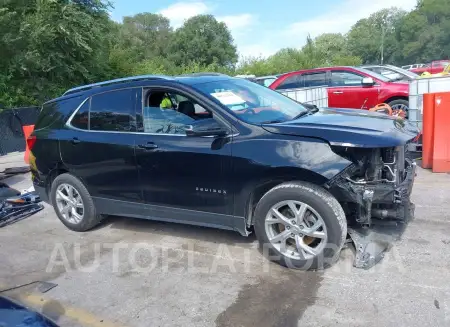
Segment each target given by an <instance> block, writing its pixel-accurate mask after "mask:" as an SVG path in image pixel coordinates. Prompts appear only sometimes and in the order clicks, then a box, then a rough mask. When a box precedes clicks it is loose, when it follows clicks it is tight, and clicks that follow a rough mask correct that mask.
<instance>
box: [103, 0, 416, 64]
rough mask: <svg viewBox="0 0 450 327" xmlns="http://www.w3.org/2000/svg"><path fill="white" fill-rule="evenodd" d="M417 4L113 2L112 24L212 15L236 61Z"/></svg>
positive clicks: (405, 0)
mask: <svg viewBox="0 0 450 327" xmlns="http://www.w3.org/2000/svg"><path fill="white" fill-rule="evenodd" d="M416 3H417V0H372V1H368V0H365V1H364V0H315V1H314V0H178V1H176V0H175V1H173V0H158V1H151V0H113V5H114V8H113V9H111V17H112V19H114V20H116V21H118V22H120V21H121V20H122V17H124V16H132V15H135V14H138V13H141V12H151V13H160V14H162V15H164V16H166V17H167V18H169V19H170V22H171V25H172V26H173V27H174V28H178V27H180V26H181V25H182V24H183V22H184V20H186V19H187V18H189V17H192V16H195V15H199V14H212V15H214V16H215V17H216V19H217V20H219V21H223V22H225V23H226V24H227V26H228V28H229V29H230V31H231V34H232V35H233V38H234V41H235V44H236V45H237V48H238V52H239V54H240V56H241V57H242V56H269V55H271V54H273V53H275V52H276V51H278V50H279V49H281V48H285V47H296V48H298V47H301V46H303V45H304V44H305V40H306V37H307V35H308V34H309V35H311V37H313V38H314V37H316V36H318V35H320V34H322V33H346V32H348V31H349V29H350V28H351V26H352V25H353V24H355V23H356V22H357V21H358V20H359V19H361V18H365V17H368V16H369V15H370V14H371V13H374V12H376V11H378V10H380V9H383V8H389V7H399V8H402V9H404V10H411V9H413V8H414V6H415V5H416Z"/></svg>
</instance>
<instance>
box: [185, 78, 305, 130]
mask: <svg viewBox="0 0 450 327" xmlns="http://www.w3.org/2000/svg"><path fill="white" fill-rule="evenodd" d="M193 87H194V88H196V89H197V90H199V91H200V92H202V93H203V94H205V95H208V96H210V98H212V99H213V100H215V101H216V102H219V103H220V104H222V106H224V107H226V108H228V110H230V111H231V112H233V113H234V114H235V115H236V116H237V117H238V118H239V119H242V120H244V121H246V122H249V123H255V124H261V123H269V122H282V121H287V120H291V119H294V118H295V117H297V116H298V115H300V114H302V113H305V112H306V111H307V110H306V108H305V107H303V106H302V105H301V104H300V103H298V102H296V101H294V100H292V99H290V98H288V97H286V96H284V95H282V94H280V93H278V92H276V91H273V90H271V89H268V88H266V87H264V86H261V85H259V84H256V83H252V82H249V81H246V80H242V79H237V78H236V79H234V78H231V79H224V80H218V81H213V82H209V83H199V84H194V85H193Z"/></svg>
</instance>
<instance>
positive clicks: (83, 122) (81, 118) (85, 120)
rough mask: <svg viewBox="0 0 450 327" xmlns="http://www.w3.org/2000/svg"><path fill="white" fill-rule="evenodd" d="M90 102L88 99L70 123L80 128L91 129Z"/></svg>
mask: <svg viewBox="0 0 450 327" xmlns="http://www.w3.org/2000/svg"><path fill="white" fill-rule="evenodd" d="M89 102H90V99H87V100H86V101H85V102H84V103H83V105H82V106H81V108H80V109H78V111H77V113H76V114H75V116H73V118H72V120H71V121H70V125H72V126H73V127H76V128H79V129H86V130H87V129H89Z"/></svg>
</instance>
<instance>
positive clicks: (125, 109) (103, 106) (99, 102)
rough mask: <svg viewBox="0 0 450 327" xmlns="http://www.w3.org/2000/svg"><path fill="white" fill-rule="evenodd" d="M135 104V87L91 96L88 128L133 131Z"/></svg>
mask: <svg viewBox="0 0 450 327" xmlns="http://www.w3.org/2000/svg"><path fill="white" fill-rule="evenodd" d="M135 104H136V91H135V89H124V90H117V91H111V92H106V93H101V94H97V95H94V96H92V98H91V110H90V130H93V131H115V132H129V131H134V130H135V123H134V108H135Z"/></svg>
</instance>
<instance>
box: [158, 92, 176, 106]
mask: <svg viewBox="0 0 450 327" xmlns="http://www.w3.org/2000/svg"><path fill="white" fill-rule="evenodd" d="M159 107H160V108H161V109H173V106H172V101H171V100H170V98H169V96H168V95H167V94H164V97H163V99H162V100H161V104H160V105H159Z"/></svg>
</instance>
